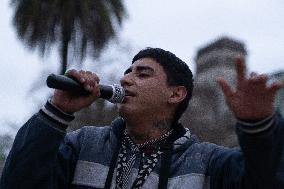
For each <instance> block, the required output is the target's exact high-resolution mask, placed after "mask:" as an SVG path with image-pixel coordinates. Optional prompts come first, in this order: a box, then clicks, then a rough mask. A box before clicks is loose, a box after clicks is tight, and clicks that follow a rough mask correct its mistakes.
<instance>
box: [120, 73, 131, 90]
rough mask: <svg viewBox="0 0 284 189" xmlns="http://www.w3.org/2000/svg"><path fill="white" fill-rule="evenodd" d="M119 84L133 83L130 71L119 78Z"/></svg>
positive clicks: (127, 84) (128, 84)
mask: <svg viewBox="0 0 284 189" xmlns="http://www.w3.org/2000/svg"><path fill="white" fill-rule="evenodd" d="M120 84H121V86H123V87H124V86H130V85H132V84H133V80H132V78H131V75H130V73H128V74H125V75H124V76H123V77H122V78H121V79H120Z"/></svg>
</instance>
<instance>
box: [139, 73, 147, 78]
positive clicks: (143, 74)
mask: <svg viewBox="0 0 284 189" xmlns="http://www.w3.org/2000/svg"><path fill="white" fill-rule="evenodd" d="M138 76H139V77H148V76H149V75H148V74H146V73H139V74H138Z"/></svg>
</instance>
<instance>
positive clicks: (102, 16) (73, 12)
mask: <svg viewBox="0 0 284 189" xmlns="http://www.w3.org/2000/svg"><path fill="white" fill-rule="evenodd" d="M11 4H12V6H13V7H14V8H15V14H14V17H13V24H14V26H15V28H16V31H17V33H18V36H19V38H20V39H21V40H22V41H24V43H25V44H27V45H28V47H30V48H31V49H36V48H38V49H39V50H40V52H41V53H42V54H44V53H45V52H46V50H47V49H50V47H51V46H52V45H54V44H59V46H60V54H61V59H62V70H63V71H61V73H62V72H64V71H65V70H64V69H66V66H67V57H68V47H69V44H71V45H72V46H73V48H74V50H73V52H72V53H73V54H74V57H80V59H81V61H82V60H83V58H84V57H85V56H86V52H92V54H93V56H94V57H97V56H98V55H99V54H100V53H101V50H102V49H103V47H104V46H105V45H106V43H107V42H108V41H109V39H111V38H112V37H114V36H115V34H116V28H117V26H120V25H121V24H122V21H123V18H124V17H125V15H126V13H125V8H124V6H123V3H122V1H121V0H107V1H105V0H95V1H94V0H12V3H11Z"/></svg>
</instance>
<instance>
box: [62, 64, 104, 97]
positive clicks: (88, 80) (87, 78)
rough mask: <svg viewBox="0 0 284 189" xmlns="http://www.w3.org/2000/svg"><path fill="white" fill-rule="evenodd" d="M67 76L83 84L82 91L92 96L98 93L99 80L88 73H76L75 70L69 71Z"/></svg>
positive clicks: (93, 74)
mask: <svg viewBox="0 0 284 189" xmlns="http://www.w3.org/2000/svg"><path fill="white" fill-rule="evenodd" d="M67 74H68V76H71V77H73V78H74V79H75V80H77V81H78V82H80V83H81V84H83V86H84V89H85V90H86V91H89V92H91V93H93V94H98V93H99V82H100V79H99V77H98V76H97V75H96V74H95V73H93V72H90V71H83V70H80V71H77V70H74V69H72V70H69V71H68V72H67Z"/></svg>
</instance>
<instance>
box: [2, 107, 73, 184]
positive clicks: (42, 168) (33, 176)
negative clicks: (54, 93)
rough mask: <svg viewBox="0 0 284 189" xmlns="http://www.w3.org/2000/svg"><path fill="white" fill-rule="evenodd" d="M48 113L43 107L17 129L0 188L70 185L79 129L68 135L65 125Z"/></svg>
mask: <svg viewBox="0 0 284 189" xmlns="http://www.w3.org/2000/svg"><path fill="white" fill-rule="evenodd" d="M45 112H47V111H46V109H45V111H43V109H42V110H40V112H39V113H37V114H35V115H34V116H33V117H32V118H31V119H30V120H28V122H27V123H25V124H24V126H23V127H21V128H20V130H19V131H18V133H17V135H16V138H15V140H14V143H13V146H12V149H11V151H10V153H9V155H8V157H7V160H6V162H5V166H4V169H3V173H2V178H1V182H0V188H1V189H38V188H41V189H59V188H60V189H65V188H66V189H67V188H69V186H70V184H71V182H72V180H71V179H72V177H73V172H74V167H75V162H76V159H77V154H78V150H79V144H78V142H77V141H78V140H77V138H78V137H79V136H78V135H79V134H78V133H79V132H74V133H71V134H70V135H69V134H68V136H66V133H65V128H64V124H63V123H62V122H61V123H60V122H59V121H58V120H56V119H54V118H52V117H50V116H49V115H47V114H46V113H45ZM49 113H50V112H49ZM50 115H51V114H50ZM54 115H55V114H54ZM61 118H62V117H61ZM65 127H66V126H65Z"/></svg>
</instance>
